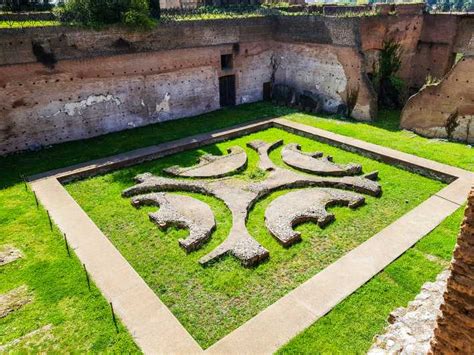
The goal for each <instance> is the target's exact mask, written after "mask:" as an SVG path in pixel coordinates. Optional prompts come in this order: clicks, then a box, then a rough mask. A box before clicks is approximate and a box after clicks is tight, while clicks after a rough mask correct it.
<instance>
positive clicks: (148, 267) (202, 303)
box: [66, 128, 443, 347]
mask: <svg viewBox="0 0 474 355" xmlns="http://www.w3.org/2000/svg"><path fill="white" fill-rule="evenodd" d="M255 139H260V140H263V141H267V142H273V141H276V140H278V139H283V140H284V142H285V143H298V144H300V145H301V146H302V147H303V149H304V150H306V151H323V152H324V153H325V154H328V155H331V156H333V157H334V159H335V161H336V162H338V163H349V162H357V163H360V164H362V166H363V168H364V171H365V172H370V171H374V170H378V171H379V177H380V184H381V185H382V188H383V195H382V197H381V198H374V197H370V196H367V197H366V200H367V204H366V205H365V206H363V207H361V208H359V209H357V210H351V209H348V208H346V207H334V208H331V209H330V210H331V212H333V213H334V214H335V216H336V221H335V222H334V223H332V224H331V225H329V226H327V227H326V228H324V229H321V228H319V227H318V226H317V225H314V224H312V223H306V224H303V225H300V226H299V227H298V230H299V231H300V232H301V233H302V237H303V242H301V243H298V244H297V245H294V246H292V247H291V248H288V249H286V248H283V247H282V246H280V245H279V244H278V242H277V241H276V240H275V239H274V238H273V237H272V236H271V235H270V233H269V232H268V231H267V229H266V227H265V224H264V214H265V210H266V208H267V206H268V204H269V203H270V202H271V201H272V200H274V199H275V198H277V197H278V196H281V195H283V194H285V193H287V192H288V191H289V190H284V191H278V192H275V193H272V194H271V195H270V196H268V197H267V198H264V199H263V200H260V201H258V202H257V203H256V205H255V206H254V208H253V210H252V211H251V213H250V214H249V218H248V223H247V226H248V230H249V232H250V234H251V235H252V236H253V237H255V239H256V240H258V241H259V243H261V244H262V245H263V246H264V247H265V248H267V249H268V250H269V251H270V259H269V260H268V261H267V262H265V263H263V264H261V265H259V266H257V267H255V268H251V269H245V268H243V267H242V266H241V265H240V264H239V263H238V262H237V261H236V260H235V259H233V258H232V257H226V258H224V259H222V260H220V261H218V262H216V263H214V264H213V265H211V266H209V267H205V268H203V267H201V266H200V265H199V264H198V259H199V258H200V257H202V256H203V255H205V254H206V253H208V252H210V251H211V250H212V249H213V248H215V247H216V246H217V245H218V244H219V243H221V242H222V241H224V239H225V238H226V236H227V234H228V232H229V230H230V227H231V225H232V221H231V216H230V212H229V211H228V210H227V208H226V206H225V205H224V204H223V202H222V201H219V200H217V199H215V198H213V197H209V196H201V195H199V194H191V196H193V197H196V198H198V199H200V200H202V201H204V202H206V203H207V204H209V205H210V206H211V208H212V210H213V212H214V214H215V216H216V222H217V229H216V232H215V233H214V234H213V235H212V238H211V241H210V242H209V243H208V244H206V245H205V246H204V248H203V249H202V250H199V251H196V252H193V253H191V254H188V255H186V253H185V252H184V251H183V250H182V249H180V248H179V246H178V244H177V240H178V239H179V238H180V237H181V238H182V237H185V236H186V235H187V231H183V230H179V229H175V228H170V229H169V230H168V231H164V232H163V231H160V230H159V229H158V228H157V227H156V226H155V225H154V224H153V223H151V222H150V221H149V219H148V215H147V212H150V211H154V210H156V207H155V208H153V207H148V208H146V209H140V210H136V209H135V208H133V207H132V206H131V204H130V199H127V198H122V197H121V191H122V190H123V189H125V188H127V187H129V186H131V185H133V184H134V183H133V177H134V176H135V175H136V174H139V173H143V172H151V173H154V174H157V175H161V174H163V173H162V171H163V169H164V168H165V167H168V166H170V165H175V164H178V165H181V166H190V165H193V164H194V163H195V162H196V161H197V160H198V159H199V157H200V156H201V155H202V154H205V153H211V154H223V152H225V151H226V150H227V149H228V148H230V147H231V146H234V145H239V146H241V147H242V148H243V149H245V150H246V151H247V155H248V167H247V169H246V170H245V171H243V172H242V173H240V174H238V175H236V177H238V178H242V179H253V180H255V179H256V178H258V179H262V178H264V177H265V173H264V172H261V171H259V170H258V169H257V163H258V155H257V153H256V152H255V151H253V150H251V149H250V148H248V147H247V146H246V144H247V143H248V142H250V141H252V140H255ZM281 149H282V147H280V148H278V149H275V150H274V151H272V153H271V154H270V157H271V159H272V160H273V161H274V162H275V163H276V164H278V165H280V166H285V164H284V163H283V161H282V159H281ZM442 186H443V184H442V183H440V182H438V181H434V180H430V179H427V178H424V177H422V176H419V175H416V174H412V173H410V172H407V171H404V170H401V169H398V168H395V167H393V166H390V165H386V164H383V163H380V162H376V161H373V160H370V159H368V158H364V157H362V156H360V155H357V154H354V153H350V152H346V151H343V150H341V149H338V148H335V147H332V146H329V145H325V144H322V143H319V142H315V141H313V140H310V139H307V138H304V137H300V136H297V135H294V134H291V133H288V132H285V131H282V130H279V129H276V128H272V129H268V130H265V131H261V132H258V133H254V134H250V135H248V136H244V137H241V138H237V139H233V140H230V141H227V142H223V143H219V144H214V145H210V146H206V147H203V148H201V149H199V150H195V151H188V152H184V153H180V154H175V155H173V156H169V157H166V158H162V159H159V160H156V161H153V162H147V163H144V164H140V165H137V166H133V167H131V168H125V169H121V170H119V171H115V172H111V173H108V174H105V175H102V176H98V177H94V178H90V179H87V180H83V181H77V182H74V183H71V184H68V185H66V188H67V190H68V191H69V193H70V194H71V195H72V196H73V197H74V198H75V199H76V201H78V203H79V204H80V205H81V206H82V208H83V209H84V210H85V211H86V212H87V213H88V215H89V216H90V217H91V218H92V219H93V220H94V222H95V223H96V224H97V225H98V226H99V228H101V230H102V231H103V232H104V233H105V234H106V235H107V236H108V238H110V240H111V241H112V242H113V243H114V245H115V246H116V247H117V248H118V249H119V251H120V252H121V254H122V255H124V256H125V258H127V260H128V261H129V262H130V263H131V265H132V266H133V267H134V268H135V270H137V272H138V273H139V274H140V275H141V276H142V277H143V278H144V280H145V281H146V282H147V283H148V285H150V287H151V288H152V289H153V290H154V292H155V293H156V294H157V295H158V296H159V297H160V299H161V300H162V301H163V302H164V303H165V304H166V305H167V306H168V307H169V308H170V309H171V311H172V312H173V313H174V314H175V315H176V317H177V318H178V319H179V320H180V322H181V323H182V324H183V325H184V326H185V327H186V328H187V329H188V331H189V332H190V333H191V334H192V335H193V336H194V338H195V339H196V340H197V341H198V342H199V343H200V344H201V345H202V346H203V347H208V346H210V345H212V344H213V343H214V342H215V341H217V340H218V339H220V338H222V337H223V336H224V335H226V334H228V333H229V332H231V331H232V330H234V329H236V328H237V327H238V326H240V325H241V324H243V323H244V322H245V321H247V320H248V319H250V318H251V317H253V316H254V315H256V314H257V313H259V312H260V311H261V310H263V309H264V308H265V307H267V306H269V305H270V304H272V303H273V302H275V301H276V300H278V299H279V298H280V297H282V296H283V295H285V294H286V293H287V292H288V291H290V290H292V289H294V288H295V287H297V286H298V285H299V284H301V283H302V282H304V281H306V280H307V279H309V278H310V277H311V276H313V275H315V274H316V273H317V272H319V271H321V270H322V269H324V268H325V267H326V266H328V265H329V264H330V263H332V262H334V261H335V260H337V259H338V258H339V257H341V256H342V255H344V254H345V253H347V252H348V251H350V250H351V249H353V248H354V247H356V246H357V245H359V244H360V243H362V242H363V241H365V240H367V239H368V238H370V237H372V236H373V235H374V234H375V233H377V232H378V231H380V230H381V229H382V228H384V227H385V226H387V225H388V224H390V223H391V222H393V221H394V220H396V219H397V218H399V217H401V216H402V215H403V214H405V213H406V212H407V211H409V210H410V209H412V208H413V207H415V206H416V205H418V204H419V203H420V202H422V201H424V200H425V199H426V198H428V197H429V196H430V195H432V194H433V193H435V192H436V191H438V190H439V189H440V188H441V187H442ZM401 196H403V198H401Z"/></svg>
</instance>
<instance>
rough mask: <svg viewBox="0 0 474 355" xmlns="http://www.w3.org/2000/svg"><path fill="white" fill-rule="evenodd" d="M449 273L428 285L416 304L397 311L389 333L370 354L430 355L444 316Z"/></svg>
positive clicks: (444, 273) (414, 301)
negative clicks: (439, 317)
mask: <svg viewBox="0 0 474 355" xmlns="http://www.w3.org/2000/svg"><path fill="white" fill-rule="evenodd" d="M448 276H449V271H448V270H446V271H443V272H442V273H441V274H439V275H438V277H437V278H436V281H435V282H427V283H425V284H424V285H423V287H422V288H421V292H420V293H419V294H418V295H417V296H416V298H415V300H413V301H412V302H410V303H409V304H408V306H407V307H406V308H403V307H401V308H397V309H396V310H395V311H393V312H392V313H391V314H390V318H389V322H390V323H391V324H390V325H389V326H388V327H387V329H386V333H385V334H382V335H379V336H377V337H376V338H375V343H374V345H372V347H371V348H370V350H369V351H368V354H370V355H379V354H380V355H382V354H406V355H411V354H426V353H427V352H428V351H429V349H430V340H431V338H432V336H433V330H434V327H435V324H436V317H437V316H438V314H440V310H439V307H440V305H441V303H442V302H443V293H444V291H445V290H446V280H447V279H448Z"/></svg>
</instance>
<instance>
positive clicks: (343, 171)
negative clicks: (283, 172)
mask: <svg viewBox="0 0 474 355" xmlns="http://www.w3.org/2000/svg"><path fill="white" fill-rule="evenodd" d="M281 157H282V159H283V161H284V162H285V163H286V164H288V165H289V166H291V167H293V168H295V169H298V170H302V171H306V172H309V173H315V174H318V175H332V176H344V175H357V174H359V173H360V172H361V171H362V166H360V165H359V164H353V163H349V164H347V165H340V164H336V163H334V162H333V159H332V157H331V156H330V155H328V156H323V153H322V152H313V153H304V152H302V151H301V146H300V145H299V144H287V145H286V146H285V147H284V148H283V150H282V152H281Z"/></svg>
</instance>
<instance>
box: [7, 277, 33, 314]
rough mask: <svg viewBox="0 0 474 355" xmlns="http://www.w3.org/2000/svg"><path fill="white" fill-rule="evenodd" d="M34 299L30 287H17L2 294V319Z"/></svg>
mask: <svg viewBox="0 0 474 355" xmlns="http://www.w3.org/2000/svg"><path fill="white" fill-rule="evenodd" d="M31 300H32V297H31V294H30V293H29V292H28V287H26V286H25V285H23V286H20V287H17V288H15V289H13V290H11V291H10V292H7V293H4V294H1V295H0V319H1V318H3V317H6V316H7V315H9V314H10V313H12V312H14V311H16V310H17V309H20V308H21V307H23V306H24V305H25V304H27V303H30V302H31Z"/></svg>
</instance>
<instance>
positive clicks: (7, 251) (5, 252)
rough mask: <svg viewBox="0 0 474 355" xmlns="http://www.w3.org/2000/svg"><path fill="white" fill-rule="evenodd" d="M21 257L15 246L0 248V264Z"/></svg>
mask: <svg viewBox="0 0 474 355" xmlns="http://www.w3.org/2000/svg"><path fill="white" fill-rule="evenodd" d="M21 257H22V255H21V252H20V251H19V250H18V249H16V248H13V247H10V246H6V247H3V248H0V266H3V265H6V264H9V263H11V262H13V261H15V260H17V259H19V258H21Z"/></svg>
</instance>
